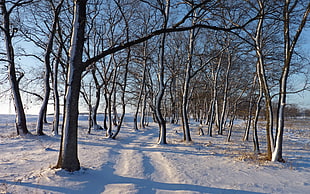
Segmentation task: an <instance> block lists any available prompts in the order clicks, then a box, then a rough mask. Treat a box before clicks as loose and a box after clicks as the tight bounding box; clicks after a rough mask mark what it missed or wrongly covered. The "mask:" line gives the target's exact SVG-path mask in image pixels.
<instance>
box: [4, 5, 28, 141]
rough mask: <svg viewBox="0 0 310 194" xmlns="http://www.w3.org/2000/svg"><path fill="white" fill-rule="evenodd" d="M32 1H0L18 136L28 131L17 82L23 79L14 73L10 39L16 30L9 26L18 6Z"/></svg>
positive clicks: (13, 54) (21, 74) (13, 56)
mask: <svg viewBox="0 0 310 194" xmlns="http://www.w3.org/2000/svg"><path fill="white" fill-rule="evenodd" d="M31 2H32V1H22V0H19V1H16V2H11V1H9V2H7V1H5V0H0V9H1V15H2V26H1V27H0V29H1V31H2V32H3V36H4V44H5V48H6V57H7V59H6V60H4V61H6V62H7V63H8V73H9V80H10V85H11V91H12V96H13V101H14V107H15V113H16V120H15V124H16V130H17V134H18V135H25V134H28V133H29V131H28V129H27V125H26V115H25V111H24V108H23V103H22V99H21V95H20V89H19V82H20V80H21V79H22V78H23V76H24V74H23V73H20V75H19V77H18V72H16V68H15V53H14V47H13V44H12V38H13V37H14V35H15V33H17V31H18V29H17V28H13V27H12V25H11V21H10V17H11V14H12V13H13V11H14V10H15V9H17V8H18V7H19V6H23V5H25V4H28V3H31Z"/></svg>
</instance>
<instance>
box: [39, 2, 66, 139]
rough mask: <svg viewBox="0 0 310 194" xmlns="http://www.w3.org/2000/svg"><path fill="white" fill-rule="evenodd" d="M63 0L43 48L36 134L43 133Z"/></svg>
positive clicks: (56, 11) (55, 14) (57, 8)
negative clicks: (55, 40) (42, 84)
mask: <svg viewBox="0 0 310 194" xmlns="http://www.w3.org/2000/svg"><path fill="white" fill-rule="evenodd" d="M62 3H63V0H62V1H60V2H59V4H58V5H57V7H56V9H55V12H54V21H53V24H52V29H51V31H50V36H49V39H48V43H47V47H46V50H45V56H44V65H45V72H44V89H45V92H44V98H43V102H42V105H41V108H40V112H39V116H38V120H37V127H36V132H37V135H44V133H43V123H46V112H47V105H48V100H49V97H50V92H51V87H50V83H49V82H50V75H51V73H52V70H51V62H50V57H51V53H52V49H53V43H54V37H55V34H56V31H57V24H58V16H59V14H60V9H61V6H62Z"/></svg>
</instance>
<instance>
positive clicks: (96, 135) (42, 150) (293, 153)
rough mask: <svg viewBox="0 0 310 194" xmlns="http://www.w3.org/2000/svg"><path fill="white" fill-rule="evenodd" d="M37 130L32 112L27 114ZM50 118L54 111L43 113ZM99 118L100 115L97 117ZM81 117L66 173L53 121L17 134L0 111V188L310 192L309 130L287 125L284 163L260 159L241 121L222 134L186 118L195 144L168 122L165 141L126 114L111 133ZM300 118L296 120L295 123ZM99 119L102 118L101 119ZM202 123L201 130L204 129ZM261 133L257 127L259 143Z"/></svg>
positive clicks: (4, 190) (36, 190) (153, 129)
mask: <svg viewBox="0 0 310 194" xmlns="http://www.w3.org/2000/svg"><path fill="white" fill-rule="evenodd" d="M27 118H28V127H29V129H30V131H31V132H32V133H34V132H35V130H34V129H35V122H36V118H37V116H35V115H28V116H27ZM48 119H49V121H50V122H51V119H52V117H49V118H48ZM99 119H100V118H99ZM79 120H80V122H79V147H78V149H79V160H80V163H81V167H82V168H81V170H80V171H78V172H66V171H64V170H60V169H53V168H52V167H53V166H54V165H55V164H56V162H57V157H58V151H59V141H60V136H53V135H52V132H51V129H52V125H51V124H46V125H45V133H46V134H47V135H46V136H34V135H27V136H25V137H22V136H16V135H14V134H13V133H14V132H15V129H14V124H13V121H14V116H12V115H0V130H1V135H0V154H1V157H0V193H23V194H26V193H74V194H76V193H86V194H88V193H108V194H110V193H141V194H149V193H164V194H166V193H182V194H183V193H185V194H193V193H194V194H196V193H250V194H251V193H252V194H254V193H309V191H310V149H309V148H310V129H309V126H306V125H301V124H300V126H297V128H296V125H294V126H289V128H288V129H286V130H285V133H284V135H285V136H284V157H285V158H284V159H285V160H286V161H287V162H286V163H272V162H266V161H264V160H261V159H260V158H261V157H262V156H259V157H257V156H254V155H252V154H251V149H252V143H251V142H242V141H241V138H242V135H243V134H242V130H243V128H242V125H243V122H239V123H238V124H235V125H234V126H235V127H234V130H233V132H232V141H231V142H226V141H225V140H226V136H218V135H214V137H209V136H207V135H205V136H199V135H198V124H192V125H191V129H192V138H193V140H194V142H193V143H190V144H186V143H184V142H182V141H181V140H182V137H183V135H182V133H181V132H182V129H181V126H178V125H167V129H168V130H167V131H168V135H167V140H168V143H169V144H168V145H157V144H156V140H157V137H158V127H157V125H156V124H155V123H151V124H150V126H148V127H147V128H146V129H141V130H139V131H135V130H134V127H133V123H132V115H126V118H125V123H124V126H123V128H122V129H121V132H120V134H119V135H118V138H117V139H116V140H112V139H108V138H105V132H104V131H103V130H96V131H92V133H91V134H87V130H88V126H87V123H88V121H87V117H85V116H81V117H80V119H79ZM299 123H300V122H299ZM99 124H100V123H99ZM205 130H206V129H205ZM263 135H264V132H263V131H260V137H261V138H260V141H261V150H263V151H264V149H265V148H264V144H265V142H264V139H263V138H262V136H263Z"/></svg>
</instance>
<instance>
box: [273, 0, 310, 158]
mask: <svg viewBox="0 0 310 194" xmlns="http://www.w3.org/2000/svg"><path fill="white" fill-rule="evenodd" d="M290 3H291V1H290V0H286V1H285V4H284V9H283V21H284V34H283V36H284V65H283V68H282V74H281V79H280V97H279V102H278V111H277V133H276V134H277V136H276V145H275V149H274V151H273V153H272V161H279V162H283V161H284V160H283V158H282V144H283V131H284V109H285V105H286V91H287V78H288V75H289V71H290V65H291V60H292V55H293V53H294V48H295V45H296V43H297V41H298V38H299V36H300V34H301V32H302V30H303V28H304V26H305V24H306V21H307V18H308V15H309V14H310V3H308V6H307V8H306V10H305V12H304V14H303V18H302V20H301V22H300V25H299V26H298V29H297V30H296V33H295V35H294V37H293V39H292V40H291V36H290V23H291V21H290V19H291V18H290V17H291V15H290V14H291V12H292V10H291V8H290ZM294 3H295V2H294ZM292 6H294V5H292Z"/></svg>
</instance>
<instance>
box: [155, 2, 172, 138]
mask: <svg viewBox="0 0 310 194" xmlns="http://www.w3.org/2000/svg"><path fill="white" fill-rule="evenodd" d="M169 8H170V0H166V5H165V12H164V23H163V29H166V28H167V24H168V15H169ZM165 42H166V33H163V34H162V36H161V40H160V55H159V64H158V66H159V74H158V80H159V91H158V93H157V96H156V101H155V114H156V118H157V121H158V125H159V139H158V144H167V140H166V121H165V119H164V117H163V115H162V111H161V103H162V99H163V96H164V93H165V85H164V73H165V64H164V58H165V56H164V55H165Z"/></svg>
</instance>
